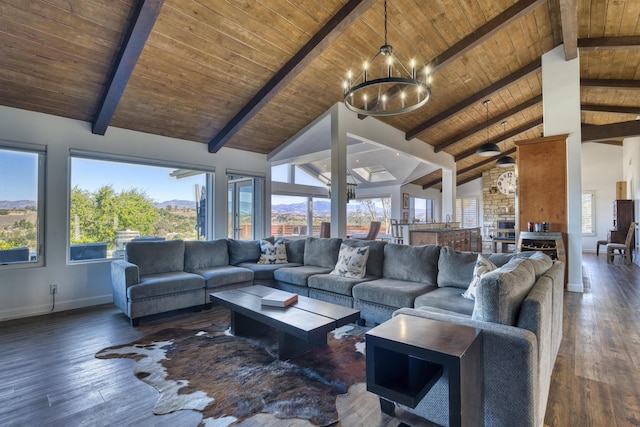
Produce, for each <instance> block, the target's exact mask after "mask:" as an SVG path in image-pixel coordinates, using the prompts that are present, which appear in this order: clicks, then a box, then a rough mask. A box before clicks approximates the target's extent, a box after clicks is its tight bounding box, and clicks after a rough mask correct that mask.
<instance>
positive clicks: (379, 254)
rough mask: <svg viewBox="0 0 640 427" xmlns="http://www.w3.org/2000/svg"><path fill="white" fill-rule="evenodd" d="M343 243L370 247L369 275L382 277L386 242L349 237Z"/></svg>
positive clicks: (358, 246) (355, 246)
mask: <svg viewBox="0 0 640 427" xmlns="http://www.w3.org/2000/svg"><path fill="white" fill-rule="evenodd" d="M343 243H344V244H345V245H347V246H351V247H354V248H360V247H368V248H369V259H368V260H367V276H376V277H382V263H383V261H384V247H385V245H386V243H385V242H382V241H380V240H355V239H347V240H345V241H344V242H343Z"/></svg>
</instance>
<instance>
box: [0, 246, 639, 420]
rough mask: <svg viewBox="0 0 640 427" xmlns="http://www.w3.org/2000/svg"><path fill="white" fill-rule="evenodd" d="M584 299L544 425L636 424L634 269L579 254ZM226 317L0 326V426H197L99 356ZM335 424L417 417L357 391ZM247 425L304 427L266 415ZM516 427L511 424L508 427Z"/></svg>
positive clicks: (570, 305) (109, 316) (100, 310)
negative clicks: (159, 404)
mask: <svg viewBox="0 0 640 427" xmlns="http://www.w3.org/2000/svg"><path fill="white" fill-rule="evenodd" d="M583 278H584V284H585V293H584V294H577V293H571V292H567V293H565V313H564V339H563V342H562V346H561V348H560V354H559V356H558V360H557V361H556V365H555V368H554V374H553V378H552V385H551V392H550V395H549V404H548V407H547V414H546V417H545V425H548V426H618V427H622V426H638V425H640V369H639V368H640V269H639V268H638V267H637V266H635V265H633V266H625V265H622V264H620V263H619V261H618V260H616V264H614V265H611V264H607V262H606V260H605V258H604V256H603V255H600V258H597V257H596V256H595V255H593V254H585V255H584V262H583ZM227 319H228V312H227V310H226V309H223V308H219V307H218V308H214V309H212V310H207V311H203V312H200V313H193V312H190V311H186V312H180V313H176V314H173V315H171V316H162V317H159V318H156V319H153V320H149V321H146V322H142V324H141V325H140V326H139V327H137V328H132V327H131V326H129V323H128V321H127V319H126V318H125V317H124V315H122V314H121V313H120V312H119V311H118V310H117V309H116V308H115V307H114V306H112V305H105V306H99V307H92V308H89V309H82V310H75V311H69V312H63V313H56V314H51V315H46V316H39V317H34V318H27V319H19V320H12V321H8V322H2V323H0V425H2V426H4V425H9V426H14V425H15V426H36V425H37V426H107V425H110V426H112V425H137V426H151V425H153V426H196V425H198V424H199V422H200V415H199V413H197V412H194V411H179V412H177V413H173V414H169V415H163V416H156V415H153V413H152V408H153V405H154V403H155V401H156V399H157V398H158V393H157V391H156V390H155V389H153V388H152V387H151V386H149V385H147V384H145V383H143V382H141V381H139V380H137V379H136V378H135V377H134V376H133V369H132V367H133V362H132V361H131V360H128V359H111V360H100V359H96V358H95V357H94V355H95V353H96V352H98V351H99V350H101V349H103V348H105V347H108V346H111V345H116V344H124V343H127V342H130V341H133V340H135V339H137V338H140V337H142V336H144V335H147V334H149V333H151V332H154V331H157V330H160V329H164V328H167V327H187V328H197V327H202V326H206V325H209V324H210V323H212V322H215V323H221V322H225V321H227ZM338 408H339V412H340V414H341V419H342V421H341V423H340V424H339V425H342V426H380V427H382V426H385V427H395V426H397V425H398V424H399V423H400V421H401V420H402V421H405V422H407V423H408V424H410V425H412V426H428V425H430V424H429V423H425V422H421V421H420V420H418V419H416V418H415V417H410V416H408V415H407V414H400V417H399V418H391V417H389V416H387V415H382V414H380V410H379V406H378V401H377V398H376V397H375V396H373V395H371V394H370V393H368V392H366V391H365V390H364V389H363V388H360V389H357V390H354V392H352V393H350V394H349V395H347V396H344V397H341V398H339V400H338ZM242 425H246V426H259V425H260V426H262V425H273V426H282V425H288V426H298V425H299V426H305V425H309V424H308V423H306V422H302V421H299V420H292V421H290V422H289V421H286V422H285V421H283V420H277V419H275V418H272V417H270V416H268V415H259V416H256V417H254V418H253V419H250V420H247V421H246V422H245V423H243V424H242ZM514 425H515V424H514Z"/></svg>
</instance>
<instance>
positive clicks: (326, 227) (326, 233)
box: [320, 222, 331, 237]
mask: <svg viewBox="0 0 640 427" xmlns="http://www.w3.org/2000/svg"><path fill="white" fill-rule="evenodd" d="M320 237H331V223H330V222H321V223H320Z"/></svg>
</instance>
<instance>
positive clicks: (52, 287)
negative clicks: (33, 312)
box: [49, 283, 58, 295]
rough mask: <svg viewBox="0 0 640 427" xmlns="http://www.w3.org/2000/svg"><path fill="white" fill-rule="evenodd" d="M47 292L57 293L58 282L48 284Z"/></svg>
mask: <svg viewBox="0 0 640 427" xmlns="http://www.w3.org/2000/svg"><path fill="white" fill-rule="evenodd" d="M49 293H50V294H51V295H53V294H57V293H58V284H57V283H52V284H50V285H49Z"/></svg>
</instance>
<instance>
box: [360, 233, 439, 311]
mask: <svg viewBox="0 0 640 427" xmlns="http://www.w3.org/2000/svg"><path fill="white" fill-rule="evenodd" d="M387 246H390V245H387ZM436 288H437V287H436V285H435V284H434V285H428V284H426V283H422V282H410V281H407V280H397V279H386V278H382V279H376V280H371V281H368V282H363V283H358V284H357V285H355V286H354V287H353V297H354V298H356V299H359V300H362V301H368V302H374V303H377V304H383V305H387V306H390V307H396V308H400V307H413V303H414V302H415V300H416V298H417V297H419V296H420V295H422V294H424V293H427V292H429V291H432V290H434V289H436Z"/></svg>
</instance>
